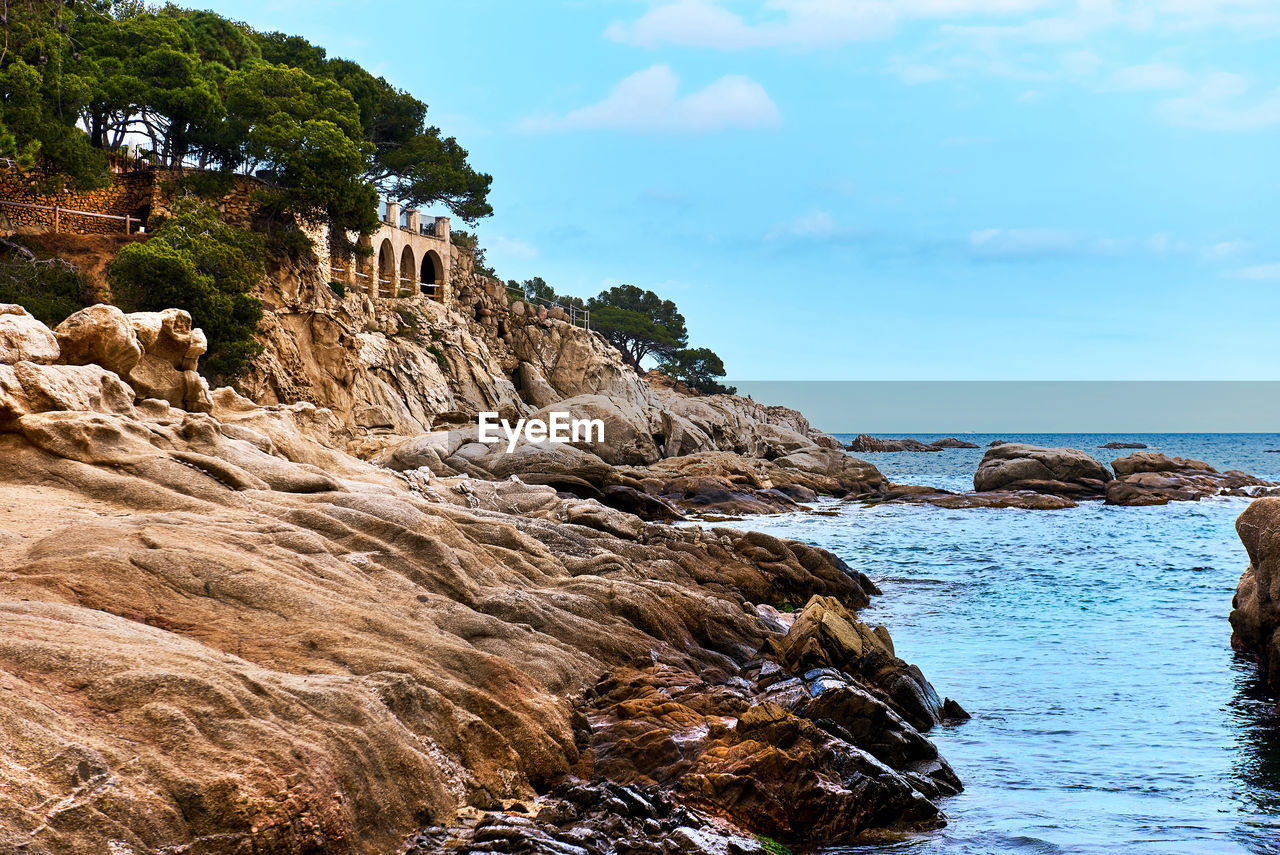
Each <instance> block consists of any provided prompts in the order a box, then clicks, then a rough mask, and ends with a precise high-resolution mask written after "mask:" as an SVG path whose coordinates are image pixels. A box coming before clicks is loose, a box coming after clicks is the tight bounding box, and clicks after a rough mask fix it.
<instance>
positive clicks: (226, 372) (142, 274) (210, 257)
mask: <svg viewBox="0 0 1280 855" xmlns="http://www.w3.org/2000/svg"><path fill="white" fill-rule="evenodd" d="M263 272H264V265H263V242H262V239H261V237H260V236H259V235H256V234H254V233H253V232H250V231H248V230H246V229H239V228H235V227H233V226H229V225H227V224H226V223H224V222H222V220H221V219H219V217H218V214H217V212H216V211H215V210H213V209H212V208H211V207H209V206H208V205H206V204H203V203H201V202H198V201H195V200H190V199H184V200H182V201H180V202H178V203H177V204H175V205H174V209H173V216H171V217H168V218H166V219H165V220H164V221H163V222H162V223H161V224H160V225H159V226H158V227H157V228H156V231H155V233H154V235H153V236H152V237H151V239H150V240H148V241H146V242H145V243H133V244H129V245H128V246H126V247H125V248H124V249H122V250H121V251H120V254H119V255H117V256H116V258H115V260H114V261H112V262H111V264H110V265H109V266H108V268H107V280H108V281H109V282H110V283H111V289H112V297H113V299H114V301H115V303H116V304H117V305H119V306H120V307H121V308H123V309H124V310H125V311H126V312H139V311H143V312H154V311H159V310H162V309H168V308H179V309H186V310H187V311H188V312H190V313H191V322H192V324H193V325H195V326H197V327H199V328H200V329H202V330H204V334H205V336H206V337H207V338H208V340H209V352H208V353H207V354H206V356H205V363H204V368H205V371H206V373H207V374H209V375H211V376H213V377H216V378H220V379H229V378H232V377H235V376H236V375H237V374H239V373H241V372H242V371H244V369H245V368H246V367H247V366H248V363H249V361H250V360H251V359H253V357H254V356H256V355H257V354H259V353H260V352H261V351H262V347H261V345H259V344H258V343H257V341H255V340H254V337H253V335H254V333H255V332H256V331H257V329H258V323H259V322H260V321H261V320H262V303H261V301H260V300H258V299H257V298H256V297H254V296H252V294H251V293H250V292H251V291H252V289H253V287H254V286H255V285H256V284H257V283H258V280H259V279H261V278H262V275H263Z"/></svg>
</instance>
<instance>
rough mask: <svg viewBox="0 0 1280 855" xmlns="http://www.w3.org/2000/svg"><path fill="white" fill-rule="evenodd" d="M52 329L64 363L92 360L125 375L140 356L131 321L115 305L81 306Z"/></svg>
mask: <svg viewBox="0 0 1280 855" xmlns="http://www.w3.org/2000/svg"><path fill="white" fill-rule="evenodd" d="M189 320H190V318H189V317H188V321H189ZM53 332H54V335H56V336H57V337H58V345H59V346H60V347H61V349H62V356H61V359H60V361H61V362H63V363H65V364H67V365H89V364H91V363H92V364H95V365H101V366H102V367H103V368H105V369H107V370H108V371H112V372H115V373H116V374H119V375H120V376H121V377H128V376H129V372H130V371H132V370H133V369H134V366H136V365H137V364H138V360H140V359H142V345H141V344H140V343H139V342H138V334H137V333H136V332H135V331H134V327H133V324H131V323H130V322H129V318H128V317H127V316H126V315H125V313H124V312H122V311H120V309H118V308H116V307H115V306H108V305H106V304H105V303H98V304H97V305H95V306H90V307H88V308H87V309H81V310H80V311H78V312H76V313H75V314H74V315H71V316H70V317H69V318H67V319H66V320H65V321H63V322H62V323H60V324H58V326H57V328H55V329H54V331H53ZM193 367H194V366H193Z"/></svg>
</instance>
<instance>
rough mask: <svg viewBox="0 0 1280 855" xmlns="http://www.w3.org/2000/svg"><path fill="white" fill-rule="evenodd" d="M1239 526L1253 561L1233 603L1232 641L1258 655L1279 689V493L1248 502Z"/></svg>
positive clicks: (1265, 672)
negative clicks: (1272, 496) (1270, 497)
mask: <svg viewBox="0 0 1280 855" xmlns="http://www.w3.org/2000/svg"><path fill="white" fill-rule="evenodd" d="M1236 532H1237V533H1238V534H1239V535H1240V540H1241V541H1242V542H1243V543H1244V548H1245V551H1246V552H1247V553H1248V555H1249V566H1248V567H1247V568H1245V571H1244V575H1242V576H1241V577H1240V584H1239V585H1237V586H1236V595H1235V599H1234V600H1233V601H1232V603H1231V605H1232V611H1231V646H1232V647H1234V648H1236V649H1237V650H1242V651H1246V652H1248V653H1251V654H1253V655H1254V656H1256V657H1258V664H1259V666H1260V669H1261V673H1262V676H1263V679H1264V680H1266V682H1267V684H1268V685H1269V686H1270V688H1271V690H1272V691H1273V692H1274V693H1276V694H1277V695H1280V499H1258V500H1257V501H1256V502H1253V503H1252V504H1250V505H1249V508H1248V510H1246V511H1245V512H1244V513H1243V514H1241V515H1240V518H1239V519H1238V520H1236Z"/></svg>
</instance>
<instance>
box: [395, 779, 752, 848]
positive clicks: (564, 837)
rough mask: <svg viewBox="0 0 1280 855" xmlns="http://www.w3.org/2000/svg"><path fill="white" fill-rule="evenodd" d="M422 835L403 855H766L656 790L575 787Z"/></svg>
mask: <svg viewBox="0 0 1280 855" xmlns="http://www.w3.org/2000/svg"><path fill="white" fill-rule="evenodd" d="M523 807H524V806H523V805H511V806H509V807H508V808H507V809H506V810H505V811H501V812H498V811H493V812H487V813H483V814H480V815H479V816H478V817H472V818H470V819H468V820H465V821H463V822H459V823H457V824H455V825H453V826H435V827H432V828H428V829H424V830H423V831H421V832H419V833H418V834H416V835H414V836H413V837H412V838H410V840H409V842H408V848H407V849H406V850H405V855H445V853H456V855H463V853H467V855H472V853H482V852H485V853H488V852H513V853H514V852H518V853H526V855H766V853H767V850H766V849H765V848H764V846H763V845H762V844H761V843H760V842H759V841H758V840H756V839H755V837H754V836H749V835H745V834H741V833H735V832H733V831H732V830H730V829H728V828H727V827H726V825H725V823H723V822H718V821H716V820H715V819H713V818H711V817H709V816H707V815H706V814H704V813H702V812H700V811H697V810H691V809H689V808H685V807H682V806H680V805H678V804H677V803H676V802H675V801H674V800H673V799H672V798H671V797H670V796H669V795H668V794H667V793H665V792H663V791H661V790H659V789H658V788H656V787H647V788H642V787H633V786H623V785H620V784H613V783H608V782H595V783H586V782H581V781H574V782H569V783H565V784H562V785H561V786H559V787H557V788H556V789H555V790H553V791H552V792H551V793H549V794H547V795H546V796H544V797H542V798H541V799H539V800H538V801H537V802H536V803H535V805H534V808H535V809H533V810H530V809H524V810H518V808H523Z"/></svg>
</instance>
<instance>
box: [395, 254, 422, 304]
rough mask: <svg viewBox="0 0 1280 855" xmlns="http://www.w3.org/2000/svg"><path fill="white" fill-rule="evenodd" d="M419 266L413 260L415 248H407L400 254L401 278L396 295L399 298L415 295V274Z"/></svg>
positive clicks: (396, 287) (398, 281) (397, 284)
mask: <svg viewBox="0 0 1280 855" xmlns="http://www.w3.org/2000/svg"><path fill="white" fill-rule="evenodd" d="M417 269H418V265H417V264H416V263H414V260H413V248H412V247H410V246H405V248H404V250H403V251H401V253H400V276H399V278H398V279H397V280H396V286H395V293H396V296H397V297H409V296H412V295H413V280H414V275H413V274H414V272H415V271H417Z"/></svg>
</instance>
